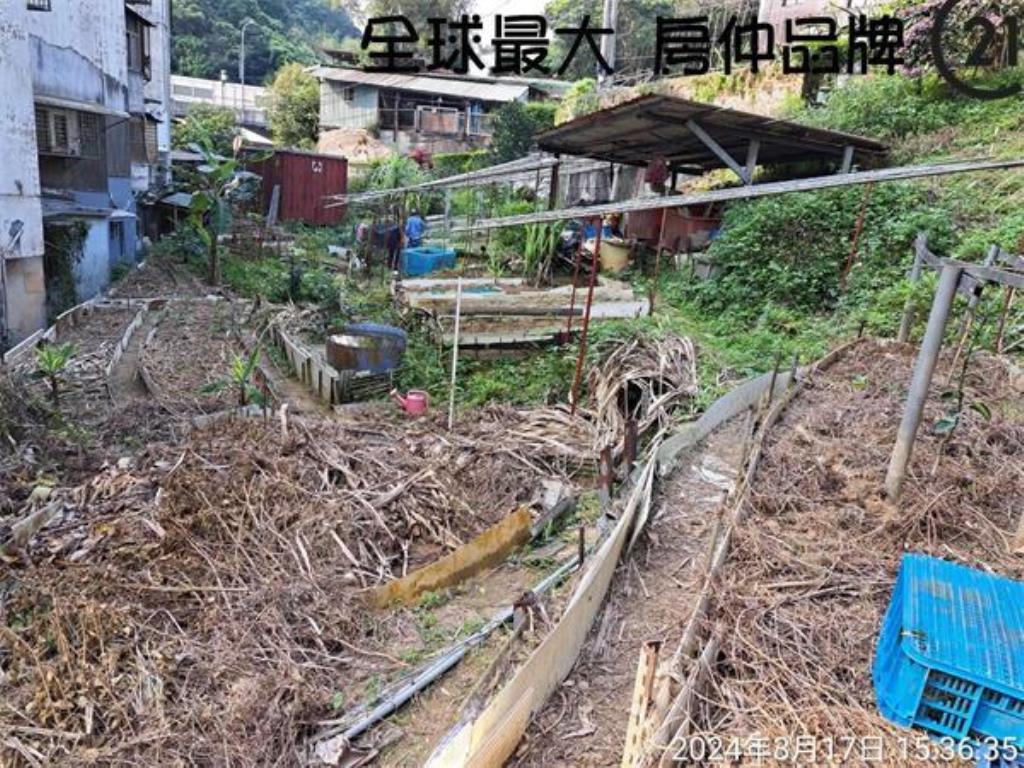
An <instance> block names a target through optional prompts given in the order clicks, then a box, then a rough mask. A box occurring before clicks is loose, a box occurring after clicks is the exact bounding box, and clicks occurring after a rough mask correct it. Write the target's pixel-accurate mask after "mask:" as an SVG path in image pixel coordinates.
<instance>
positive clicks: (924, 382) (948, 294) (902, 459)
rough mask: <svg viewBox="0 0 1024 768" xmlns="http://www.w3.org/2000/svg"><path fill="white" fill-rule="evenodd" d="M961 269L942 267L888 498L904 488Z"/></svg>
mask: <svg viewBox="0 0 1024 768" xmlns="http://www.w3.org/2000/svg"><path fill="white" fill-rule="evenodd" d="M961 274H962V270H961V268H960V267H958V266H954V265H947V266H945V267H943V268H942V274H941V275H940V276H939V286H938V288H937V289H936V291H935V298H934V299H933V301H932V309H931V313H930V314H929V315H928V327H927V328H926V329H925V332H924V339H923V340H922V341H921V351H920V352H918V355H917V361H916V362H915V363H914V375H913V378H912V379H911V381H910V389H909V391H908V392H907V405H906V408H905V409H904V411H903V419H902V421H901V422H900V427H899V430H898V431H897V433H896V445H895V446H893V449H892V456H891V457H890V459H889V470H888V472H886V475H885V492H886V495H888V497H889V500H890V501H892V502H895V501H897V500H898V499H899V497H900V491H901V490H902V489H903V480H904V478H905V477H906V474H907V466H908V465H909V464H910V454H911V452H912V451H913V448H914V439H915V438H916V437H917V430H918V427H920V425H921V415H922V414H923V413H924V404H925V401H926V400H927V399H928V386H929V384H931V380H932V374H934V373H935V364H936V363H937V362H938V359H939V352H940V351H941V350H942V337H943V335H944V334H945V330H946V322H947V321H948V320H949V311H950V308H951V307H952V306H953V298H954V297H955V296H956V286H957V284H958V283H959V282H960V275H961Z"/></svg>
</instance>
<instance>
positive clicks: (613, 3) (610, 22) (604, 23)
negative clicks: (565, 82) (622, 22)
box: [597, 0, 619, 85]
mask: <svg viewBox="0 0 1024 768" xmlns="http://www.w3.org/2000/svg"><path fill="white" fill-rule="evenodd" d="M618 20H619V0H604V13H603V15H602V17H601V27H602V28H603V29H611V30H614V29H615V27H616V24H617V23H618ZM601 58H603V59H604V60H605V61H607V62H608V67H609V68H610V69H612V70H614V69H615V35H614V34H611V35H602V36H601ZM608 77H609V75H607V74H606V73H605V71H604V69H602V68H601V67H600V66H599V67H598V73H597V82H598V84H599V85H604V83H605V81H606V80H607V79H608Z"/></svg>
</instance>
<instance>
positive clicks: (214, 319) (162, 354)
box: [141, 299, 244, 415]
mask: <svg viewBox="0 0 1024 768" xmlns="http://www.w3.org/2000/svg"><path fill="white" fill-rule="evenodd" d="M243 312H244V308H243V305H242V304H241V303H238V302H234V301H230V300H223V299H222V300H211V299H191V300H179V301H172V302H169V303H168V304H167V307H166V308H165V309H164V317H163V320H161V321H160V324H159V325H158V326H157V329H156V334H155V336H153V338H152V340H151V341H150V342H149V343H148V344H146V346H145V348H144V349H143V350H142V355H141V365H142V368H143V369H144V371H145V374H146V377H147V381H149V382H150V383H151V385H152V387H151V388H152V389H153V390H155V391H153V392H152V394H153V395H154V397H155V398H156V399H157V400H158V401H159V402H160V403H161V405H163V406H164V407H165V408H167V409H168V410H169V411H171V412H173V413H175V414H178V415H196V414H199V413H211V412H214V411H220V410H224V409H225V408H230V407H231V406H233V405H237V404H238V402H237V400H238V398H237V395H236V393H235V390H234V389H233V388H232V387H230V386H228V385H227V384H226V383H225V384H224V385H223V386H221V387H220V388H218V389H216V390H213V391H211V389H210V388H211V387H213V386H215V385H216V384H217V382H226V379H227V378H228V377H229V375H230V369H231V363H232V360H233V357H234V355H235V354H236V353H238V352H239V350H240V344H239V343H238V340H237V338H236V336H235V333H236V331H237V329H238V326H239V324H240V322H241V317H242V313H243Z"/></svg>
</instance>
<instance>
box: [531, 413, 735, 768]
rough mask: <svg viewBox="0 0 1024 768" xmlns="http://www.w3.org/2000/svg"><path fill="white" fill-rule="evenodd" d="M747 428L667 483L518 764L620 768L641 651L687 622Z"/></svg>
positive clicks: (704, 451)
mask: <svg viewBox="0 0 1024 768" xmlns="http://www.w3.org/2000/svg"><path fill="white" fill-rule="evenodd" d="M742 429H743V424H742V422H740V421H735V422H731V423H729V424H727V425H725V426H723V427H722V428H720V429H719V430H717V431H716V432H715V433H713V434H712V435H711V436H710V437H709V438H708V440H707V441H706V443H705V444H703V445H701V446H698V447H697V448H695V449H694V450H693V451H691V452H690V453H689V455H688V457H687V460H686V461H684V462H683V463H682V464H681V465H680V467H679V468H678V469H677V470H676V471H675V472H674V473H673V474H672V476H671V478H670V479H669V480H668V481H667V482H666V483H665V484H664V485H662V487H661V490H660V491H659V493H658V498H657V501H656V503H655V505H654V510H655V511H654V512H653V513H652V514H654V516H655V517H654V520H653V522H652V524H651V526H650V527H649V529H648V533H647V535H646V536H645V537H644V539H642V540H641V543H639V544H638V545H637V547H636V548H635V549H634V550H633V551H632V552H631V553H629V554H628V555H627V556H626V557H624V558H623V560H622V563H621V564H620V565H619V567H618V569H617V570H616V573H615V578H614V581H613V582H612V588H611V590H610V592H609V597H608V600H607V602H606V604H605V606H604V608H603V609H602V611H601V613H600V614H599V616H598V619H597V621H596V622H595V624H594V627H593V629H592V630H591V632H590V635H589V637H588V638H587V641H586V644H585V645H584V648H583V652H582V654H581V656H580V659H579V661H578V663H577V665H576V667H575V669H574V670H573V671H572V673H571V674H570V676H569V677H568V678H567V679H566V681H565V682H564V683H563V684H562V687H561V688H560V689H559V690H558V691H557V693H556V694H555V696H553V697H552V699H551V700H550V701H549V703H548V705H547V706H546V707H545V708H544V709H543V710H541V712H540V713H539V714H538V715H537V716H536V717H535V718H534V720H533V723H532V724H531V726H530V728H529V730H528V731H527V734H526V738H525V739H524V740H523V742H522V744H521V745H520V748H519V750H518V752H517V755H516V758H515V759H514V761H513V762H512V764H513V765H517V766H610V765H617V764H618V763H619V761H620V760H621V757H622V749H623V746H624V744H625V737H626V725H627V721H628V717H629V708H630V704H631V700H632V694H633V686H634V681H635V679H636V667H637V661H638V659H639V654H640V648H641V645H642V644H643V643H644V642H645V641H647V640H664V641H668V642H669V643H670V642H671V640H672V638H674V637H676V636H678V634H679V632H680V631H681V626H682V624H683V623H685V621H686V618H687V616H688V611H689V607H690V605H691V604H692V602H693V600H694V598H695V594H696V593H695V592H694V591H693V589H692V586H691V575H692V573H693V572H694V570H695V569H696V568H698V567H699V565H700V555H701V553H702V552H703V551H705V550H706V549H707V547H708V546H709V542H708V539H709V536H710V534H711V530H712V528H713V525H714V519H713V518H714V512H715V510H716V509H717V507H718V505H719V504H720V502H721V501H722V499H723V498H724V496H725V494H726V493H727V492H728V490H729V488H730V487H731V485H732V482H733V480H734V477H735V474H736V470H737V464H738V462H739V460H740V456H739V451H740V448H741V446H742V443H743V435H742Z"/></svg>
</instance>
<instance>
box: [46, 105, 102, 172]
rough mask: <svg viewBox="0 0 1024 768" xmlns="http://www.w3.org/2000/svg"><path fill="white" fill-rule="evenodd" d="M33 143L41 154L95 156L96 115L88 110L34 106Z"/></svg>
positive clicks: (97, 137)
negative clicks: (34, 142) (79, 110)
mask: <svg viewBox="0 0 1024 768" xmlns="http://www.w3.org/2000/svg"><path fill="white" fill-rule="evenodd" d="M36 144H37V145H38V148H39V154H41V155H58V156H61V157H84V158H93V159H95V158H97V157H99V156H100V126H99V117H97V116H96V115H94V114H92V113H91V112H76V111H74V110H71V109H53V108H52V107H41V106H37V107H36Z"/></svg>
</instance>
